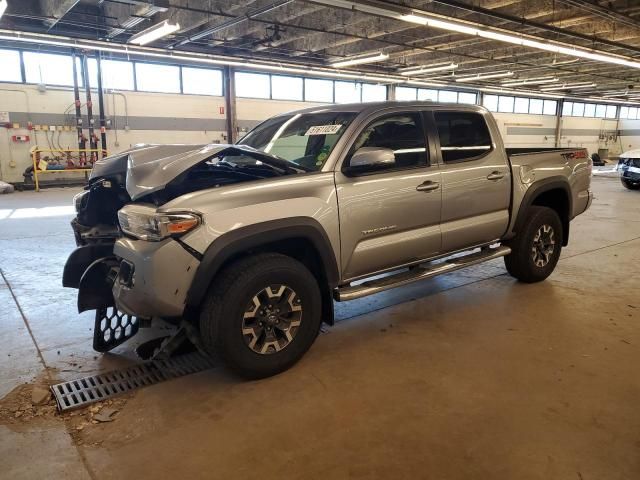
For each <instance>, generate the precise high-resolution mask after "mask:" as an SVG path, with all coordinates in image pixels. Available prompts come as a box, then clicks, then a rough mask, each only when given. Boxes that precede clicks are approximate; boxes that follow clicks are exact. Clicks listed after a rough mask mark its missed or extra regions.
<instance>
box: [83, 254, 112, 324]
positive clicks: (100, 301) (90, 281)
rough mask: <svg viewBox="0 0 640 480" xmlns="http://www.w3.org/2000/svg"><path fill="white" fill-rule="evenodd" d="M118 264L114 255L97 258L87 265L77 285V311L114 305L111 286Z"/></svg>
mask: <svg viewBox="0 0 640 480" xmlns="http://www.w3.org/2000/svg"><path fill="white" fill-rule="evenodd" d="M118 265H119V263H118V259H117V258H116V257H103V258H99V259H97V260H95V261H94V262H93V263H92V264H91V265H89V267H88V268H87V269H86V270H85V272H84V274H83V275H82V278H80V283H79V286H78V312H79V313H82V312H84V311H86V310H95V309H97V308H101V307H112V306H114V305H115V302H114V300H113V293H112V288H113V282H114V280H115V278H116V276H117V271H118Z"/></svg>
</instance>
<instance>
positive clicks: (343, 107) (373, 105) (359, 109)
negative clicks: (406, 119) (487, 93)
mask: <svg viewBox="0 0 640 480" xmlns="http://www.w3.org/2000/svg"><path fill="white" fill-rule="evenodd" d="M420 106H425V107H449V108H455V109H459V110H463V109H464V110H476V111H485V110H486V109H485V108H484V107H482V106H480V105H472V104H464V103H463V104H461V103H438V102H429V101H414V102H411V101H392V100H387V101H383V102H365V103H340V104H327V105H318V106H314V107H307V108H302V109H300V110H292V111H289V112H283V113H281V114H278V115H276V116H280V115H290V114H292V113H320V112H355V113H363V112H366V113H373V112H375V111H376V110H381V109H384V108H389V107H420Z"/></svg>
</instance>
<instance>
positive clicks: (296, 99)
mask: <svg viewBox="0 0 640 480" xmlns="http://www.w3.org/2000/svg"><path fill="white" fill-rule="evenodd" d="M268 75H269V99H270V100H277V101H281V102H304V101H305V100H304V95H305V88H304V77H301V76H299V75H285V74H272V73H271V74H268ZM274 78H297V79H299V80H300V98H299V99H298V98H275V97H274V96H273V79H274ZM244 98H246V97H244Z"/></svg>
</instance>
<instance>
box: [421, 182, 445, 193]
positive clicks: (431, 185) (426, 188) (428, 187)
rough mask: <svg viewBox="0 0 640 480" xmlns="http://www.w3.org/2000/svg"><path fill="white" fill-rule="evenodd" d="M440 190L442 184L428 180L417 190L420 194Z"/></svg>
mask: <svg viewBox="0 0 640 480" xmlns="http://www.w3.org/2000/svg"><path fill="white" fill-rule="evenodd" d="M439 188H440V184H439V183H438V182H432V181H431V180H427V181H426V182H424V183H421V184H420V185H418V186H417V187H416V190H417V191H419V192H432V191H433V190H437V189H439Z"/></svg>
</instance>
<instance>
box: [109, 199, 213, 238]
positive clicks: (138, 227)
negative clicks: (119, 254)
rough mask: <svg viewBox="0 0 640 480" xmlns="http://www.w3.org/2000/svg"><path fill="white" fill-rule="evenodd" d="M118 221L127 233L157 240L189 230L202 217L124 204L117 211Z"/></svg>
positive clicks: (188, 213)
mask: <svg viewBox="0 0 640 480" xmlns="http://www.w3.org/2000/svg"><path fill="white" fill-rule="evenodd" d="M118 222H119V223H120V228H121V229H122V231H123V232H124V233H126V234H127V235H130V236H132V237H135V238H139V239H140V240H149V241H152V242H159V241H160V240H164V239H165V238H168V237H175V236H180V235H184V234H185V233H187V232H190V231H191V230H193V229H194V228H197V227H198V226H199V225H200V224H201V223H202V219H201V218H200V216H199V215H197V214H195V213H190V212H177V213H161V212H156V211H155V209H153V208H150V207H145V206H143V205H126V206H125V207H123V208H121V209H120V210H119V211H118Z"/></svg>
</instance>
